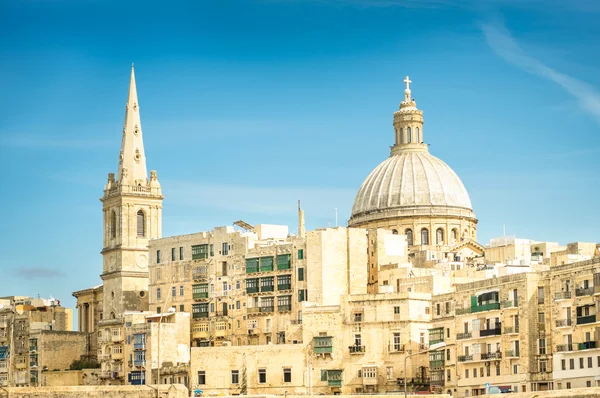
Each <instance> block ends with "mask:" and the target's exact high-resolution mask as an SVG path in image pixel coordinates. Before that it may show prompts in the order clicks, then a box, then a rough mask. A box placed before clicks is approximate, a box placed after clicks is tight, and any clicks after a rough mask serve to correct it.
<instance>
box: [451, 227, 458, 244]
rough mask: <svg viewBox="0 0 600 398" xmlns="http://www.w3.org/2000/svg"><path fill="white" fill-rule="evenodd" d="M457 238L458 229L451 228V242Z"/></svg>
mask: <svg viewBox="0 0 600 398" xmlns="http://www.w3.org/2000/svg"><path fill="white" fill-rule="evenodd" d="M457 240H458V231H457V230H456V228H454V229H453V230H452V242H453V243H454V242H456V241H457Z"/></svg>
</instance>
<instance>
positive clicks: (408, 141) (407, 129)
mask: <svg viewBox="0 0 600 398" xmlns="http://www.w3.org/2000/svg"><path fill="white" fill-rule="evenodd" d="M411 142H412V137H411V132H410V127H407V128H406V143H407V144H410V143H411Z"/></svg>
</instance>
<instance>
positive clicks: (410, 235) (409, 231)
mask: <svg viewBox="0 0 600 398" xmlns="http://www.w3.org/2000/svg"><path fill="white" fill-rule="evenodd" d="M404 235H406V243H407V244H408V245H409V246H412V245H413V233H412V229H410V228H409V229H407V230H406V231H404Z"/></svg>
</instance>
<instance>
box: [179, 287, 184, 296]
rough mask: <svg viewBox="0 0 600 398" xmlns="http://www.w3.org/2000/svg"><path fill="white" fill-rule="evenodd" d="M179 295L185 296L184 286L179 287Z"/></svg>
mask: <svg viewBox="0 0 600 398" xmlns="http://www.w3.org/2000/svg"><path fill="white" fill-rule="evenodd" d="M179 295H180V296H183V285H182V286H179Z"/></svg>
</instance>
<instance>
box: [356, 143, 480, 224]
mask: <svg viewBox="0 0 600 398" xmlns="http://www.w3.org/2000/svg"><path fill="white" fill-rule="evenodd" d="M382 212H386V213H389V214H388V215H387V216H386V215H384V214H380V215H381V216H382V217H381V218H387V217H402V216H408V215H422V214H440V215H441V214H447V215H456V216H466V217H472V218H475V214H473V211H472V210H471V200H470V199H469V194H468V193H467V190H466V189H465V186H464V185H463V183H462V181H461V180H460V178H458V176H457V175H456V173H455V172H454V171H453V170H452V169H451V168H450V167H449V166H448V165H447V164H446V163H444V162H442V161H441V160H440V159H438V158H436V157H435V156H432V155H431V154H429V152H428V151H402V152H399V153H395V154H393V155H392V156H390V157H389V158H387V159H386V160H385V161H383V162H382V163H381V164H380V165H379V166H377V167H376V168H375V170H373V171H372V172H371V174H369V176H368V177H367V178H366V179H365V181H364V182H363V183H362V185H361V187H360V189H359V190H358V194H357V195H356V199H355V200H354V206H353V207H352V217H351V219H350V225H352V224H355V223H359V222H362V221H366V220H367V219H370V220H373V219H379V218H380V217H378V216H377V215H376V213H382Z"/></svg>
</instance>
